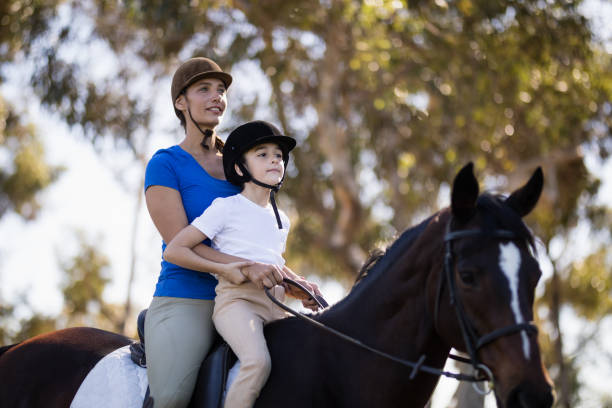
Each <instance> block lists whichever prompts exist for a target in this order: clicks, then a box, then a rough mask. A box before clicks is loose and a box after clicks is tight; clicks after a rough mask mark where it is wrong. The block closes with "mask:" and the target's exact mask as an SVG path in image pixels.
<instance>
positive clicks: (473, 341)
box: [434, 217, 538, 392]
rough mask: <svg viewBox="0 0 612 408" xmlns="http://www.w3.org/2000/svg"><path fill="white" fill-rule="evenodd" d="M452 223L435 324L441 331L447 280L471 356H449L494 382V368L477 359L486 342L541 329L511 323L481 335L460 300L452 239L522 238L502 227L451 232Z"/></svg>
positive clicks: (447, 228) (462, 333) (435, 312)
mask: <svg viewBox="0 0 612 408" xmlns="http://www.w3.org/2000/svg"><path fill="white" fill-rule="evenodd" d="M451 223H452V217H451V219H450V220H449V222H448V224H447V225H446V234H445V235H444V271H443V273H444V276H443V277H442V278H440V279H439V281H438V290H437V294H436V303H435V309H434V326H435V327H436V331H437V332H438V333H440V330H439V329H438V314H439V310H440V301H441V298H442V291H443V288H444V283H445V282H446V284H447V285H448V292H449V300H450V304H451V306H453V309H455V314H456V316H457V321H458V322H459V328H460V330H461V335H462V337H463V342H464V344H465V347H466V350H467V353H468V355H469V356H470V358H469V359H464V358H461V357H458V356H454V355H449V357H451V358H453V359H455V360H459V361H462V362H465V363H469V364H471V365H472V367H473V368H474V370H475V372H476V373H477V374H478V373H482V372H484V375H485V376H487V377H490V380H491V382H493V378H492V375H491V371H490V369H489V368H488V367H486V366H485V365H484V364H483V363H482V362H481V361H480V359H479V358H478V350H480V349H481V348H482V347H484V346H486V345H487V344H489V343H491V342H493V341H495V340H497V339H498V338H500V337H505V336H509V335H511V334H514V333H518V332H521V331H523V330H524V331H526V332H528V333H532V334H535V333H537V332H538V328H537V326H536V325H535V324H533V323H532V322H527V323H517V324H513V325H510V326H505V327H501V328H499V329H495V330H493V331H492V332H490V333H487V334H485V335H482V336H478V333H477V332H476V329H475V328H474V325H473V324H472V322H471V321H470V318H469V317H468V315H467V313H466V312H465V309H464V307H463V302H462V300H461V296H460V294H459V292H458V291H457V285H456V281H455V274H454V273H453V271H454V256H453V241H455V240H458V239H462V238H475V237H485V238H492V239H499V240H513V241H516V240H520V239H521V238H520V237H519V236H517V235H516V234H515V233H514V232H512V231H509V230H503V229H496V230H492V231H484V230H479V229H465V230H457V231H451ZM474 388H476V390H477V391H478V392H483V391H482V390H480V389H479V388H477V387H474Z"/></svg>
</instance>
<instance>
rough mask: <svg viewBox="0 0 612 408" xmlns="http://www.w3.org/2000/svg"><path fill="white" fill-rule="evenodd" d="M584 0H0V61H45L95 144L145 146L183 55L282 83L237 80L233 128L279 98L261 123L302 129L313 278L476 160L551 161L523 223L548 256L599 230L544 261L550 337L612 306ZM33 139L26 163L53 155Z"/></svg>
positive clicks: (486, 168)
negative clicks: (579, 252) (548, 273)
mask: <svg viewBox="0 0 612 408" xmlns="http://www.w3.org/2000/svg"><path fill="white" fill-rule="evenodd" d="M581 4H582V1H579V0H547V1H536V0H527V1H525V0H503V1H502V0H492V1H491V0H462V1H456V2H451V1H446V0H436V1H435V2H426V1H419V0H408V1H401V0H393V1H391V0H363V1H358V0H334V1H311V2H301V1H299V2H298V1H288V0H267V1H263V2H249V1H244V0H194V1H190V2H175V1H167V0H161V1H160V0H155V1H151V0H125V1H122V2H115V1H107V0H89V1H85V2H78V1H68V2H59V1H57V2H53V1H51V0H49V1H46V2H45V1H34V0H29V1H25V0H24V1H18V0H9V1H8V2H5V3H3V5H2V6H0V8H2V11H3V12H6V14H4V13H3V14H0V15H2V17H1V18H0V25H1V26H2V27H8V28H9V29H8V30H0V33H1V34H0V45H2V47H0V64H3V63H4V62H12V63H19V62H20V61H24V60H25V59H26V58H27V59H28V60H30V61H33V65H34V66H35V69H34V70H33V72H32V76H31V85H32V88H33V89H34V91H35V93H36V94H37V95H38V97H39V98H40V101H41V103H42V104H43V105H44V106H46V107H47V108H49V109H50V110H52V111H53V112H55V113H57V114H58V115H59V116H60V117H62V118H63V119H64V120H65V121H66V123H68V124H69V125H71V126H77V127H80V128H81V129H82V131H83V134H84V135H85V136H86V137H88V138H89V139H90V140H92V141H93V142H96V141H97V140H98V139H100V138H109V139H112V140H114V141H115V142H116V143H118V145H119V146H127V147H128V148H130V149H132V150H133V151H136V150H137V149H136V148H135V140H136V138H137V136H138V132H139V131H142V129H147V128H148V127H149V126H150V124H151V120H152V112H153V111H152V109H153V107H152V99H153V98H151V95H153V94H155V93H156V92H158V88H159V87H158V85H159V84H160V83H162V81H166V82H163V83H164V84H167V79H168V75H170V74H171V73H172V71H173V69H175V68H176V66H177V65H178V63H179V61H180V60H183V59H185V58H187V57H189V56H191V55H206V56H209V57H211V58H213V59H215V60H217V61H218V62H219V64H220V65H221V66H222V67H224V68H225V69H226V70H230V69H231V68H232V66H233V65H238V64H243V63H249V64H248V65H247V66H249V67H252V69H254V70H256V71H257V72H254V73H255V74H261V73H263V74H264V75H265V76H266V78H267V79H268V80H269V81H268V82H269V87H270V91H271V92H270V99H269V100H267V99H265V98H264V97H263V96H262V95H260V96H259V97H258V98H255V99H254V100H253V99H248V98H247V99H245V100H241V99H240V98H236V99H235V100H234V99H232V93H233V92H239V88H240V84H239V83H236V84H235V85H233V86H232V88H231V89H230V94H229V100H230V109H231V110H232V117H233V118H234V123H232V124H229V125H227V126H228V127H233V126H234V125H236V124H237V123H239V122H242V121H244V120H249V119H252V117H253V115H254V113H255V112H256V111H257V112H266V113H265V114H266V115H268V117H260V118H261V119H268V120H272V121H273V122H276V123H279V124H280V125H281V127H282V128H283V129H284V130H285V131H286V132H287V133H289V134H291V135H294V136H295V137H296V138H297V139H298V149H296V150H295V151H294V152H295V154H294V155H293V156H292V164H291V166H290V169H289V177H288V179H287V182H286V183H285V185H284V187H283V197H282V198H281V205H282V206H283V207H284V208H286V209H287V210H288V212H289V213H290V214H292V215H293V217H294V222H293V229H292V235H291V238H290V240H289V246H288V254H287V255H288V256H287V258H288V262H289V264H290V265H292V267H293V268H294V269H295V270H296V271H298V272H300V273H302V274H310V273H317V274H319V275H330V276H334V277H336V278H339V279H345V280H347V281H348V280H350V279H352V278H353V276H354V273H355V272H356V271H357V270H358V269H359V266H360V264H361V262H362V261H363V260H364V258H365V254H366V253H367V251H368V250H369V249H371V248H372V247H373V246H375V245H377V244H378V243H379V242H384V241H386V240H389V239H391V238H392V237H393V235H394V234H395V233H397V232H398V231H401V230H403V229H404V228H406V227H408V226H410V225H411V224H412V223H414V222H415V221H418V220H420V219H422V218H423V217H424V216H425V215H428V214H430V213H431V212H433V211H435V210H437V209H438V203H439V200H440V192H441V191H446V190H444V189H443V187H447V186H448V182H449V181H450V180H452V177H453V176H454V173H455V172H456V171H457V169H458V168H459V167H460V166H462V165H463V164H464V163H465V162H467V161H469V160H471V161H473V162H474V163H475V165H476V168H477V171H478V173H479V179H485V180H486V182H485V184H486V186H493V187H495V188H497V189H502V190H505V191H508V190H511V189H513V188H516V187H517V186H518V184H519V182H520V183H522V182H523V181H524V180H526V176H527V175H528V174H529V173H530V172H531V171H533V169H534V168H535V167H536V166H538V165H539V166H542V167H543V170H544V174H545V178H546V184H545V190H544V195H543V197H542V199H541V201H540V203H539V205H538V207H537V209H536V211H535V212H534V213H533V214H532V215H530V217H529V219H528V223H529V225H530V226H532V227H533V229H534V231H535V232H536V234H537V235H538V236H539V237H540V239H541V240H542V242H543V244H544V248H545V249H546V251H547V253H548V255H550V252H549V251H550V246H551V243H552V242H553V241H554V240H555V239H556V240H562V241H563V242H565V245H566V247H568V248H571V247H572V246H573V245H574V243H573V241H572V236H573V233H574V230H575V228H576V227H577V226H578V225H579V224H580V223H588V224H589V225H590V227H591V229H592V231H593V234H594V235H593V237H594V238H593V239H599V240H602V241H603V242H604V243H605V245H603V246H601V247H600V246H599V245H597V246H593V252H592V254H590V255H588V256H587V257H586V258H585V259H574V260H572V262H570V263H567V262H566V263H563V260H562V259H551V260H552V262H553V265H554V273H553V276H554V278H555V279H558V281H557V282H558V285H557V284H556V285H552V284H551V282H552V280H551V282H547V285H546V287H545V293H544V295H543V297H542V299H540V301H539V303H538V308H542V309H546V310H547V313H546V316H547V321H546V322H543V326H544V327H546V328H548V329H549V330H548V331H549V333H548V334H554V333H555V331H559V330H561V326H560V324H559V316H560V313H561V307H571V308H572V309H574V310H575V312H576V313H577V314H578V315H579V316H581V317H583V318H584V319H586V321H588V320H589V319H601V318H603V317H605V316H606V315H609V314H610V294H611V286H612V285H611V283H610V274H609V270H610V260H609V259H610V256H611V255H610V251H611V249H610V248H611V246H610V245H609V242H610V236H609V231H610V228H611V227H612V223H611V222H610V220H611V218H612V217H610V209H609V207H606V206H605V205H603V206H602V205H601V203H598V201H597V194H598V192H599V188H600V185H601V181H600V180H598V179H597V178H596V177H595V176H594V175H593V174H591V173H590V172H589V171H588V169H587V167H586V164H585V159H584V149H589V150H590V151H591V152H595V154H596V155H597V156H598V157H599V158H600V159H601V160H605V159H607V158H608V157H609V154H610V148H611V147H612V138H611V131H610V125H611V124H612V115H611V113H612V103H611V100H612V98H611V96H612V69H611V68H612V60H611V55H610V54H608V53H606V52H605V50H604V47H603V46H602V45H601V44H599V43H597V41H596V40H595V38H594V37H593V33H592V32H591V31H590V30H591V28H590V25H589V22H588V21H587V20H586V19H585V17H584V16H583V15H582V14H581V13H580V9H579V7H580V6H581ZM8 11H10V12H11V13H8ZM18 12H19V13H18ZM9 14H10V15H9ZM24 16H25V17H24ZM75 22H78V23H79V24H77V23H75ZM75 47H78V49H79V50H81V51H80V52H79V53H78V55H75V52H74V49H75ZM100 49H103V50H104V55H108V56H109V57H108V60H107V61H104V62H105V67H106V68H107V69H108V72H107V74H106V76H104V75H102V77H98V75H92V71H96V72H97V70H96V68H98V67H99V66H100V65H103V64H100V62H99V61H98V60H97V58H95V56H96V55H97V52H98V51H99V50H100ZM83 55H85V56H89V58H88V57H85V58H83ZM242 66H243V67H244V66H245V65H242ZM1 67H2V66H1V65H0V68H1ZM236 89H238V91H237V90H236ZM162 91H164V90H163V89H162ZM164 92H165V91H164ZM168 102H170V101H169V100H168ZM258 108H268V110H265V109H264V110H260V109H258ZM5 111H6V112H10V109H9V110H6V109H5ZM3 117H5V118H9V115H8V114H4V116H3ZM9 122H10V121H8V120H7V121H6V123H9ZM13 123H17V122H13ZM177 128H178V123H177ZM3 132H4V133H0V136H1V135H3V134H4V135H8V134H9V133H8V132H7V131H3ZM5 140H8V139H7V138H6V136H5V137H4V138H3V139H2V143H3V144H4V143H6V142H5ZM0 146H3V145H0ZM24 146H26V145H24ZM27 146H28V148H27V149H25V150H24V152H23V153H22V155H23V156H24V157H25V159H22V160H25V161H27V160H26V159H27V158H28V157H29V158H31V157H34V156H35V155H36V154H38V153H40V151H39V150H37V148H36V147H35V146H30V145H27ZM15 151H16V150H15ZM12 155H13V156H14V157H15V158H16V157H17V156H18V155H17V154H16V153H12ZM16 163H17V162H16ZM30 163H31V161H30ZM22 166H24V168H28V169H29V168H33V167H32V166H30V167H28V166H25V165H22ZM14 168H16V169H17V168H19V165H18V164H15V166H14ZM39 170H40V169H39ZM31 174H34V175H38V176H37V177H34V176H32V177H31V178H30V179H27V180H30V181H28V183H25V184H24V187H23V190H24V191H21V190H19V189H18V188H17V187H13V188H14V189H15V191H16V192H15V193H14V194H13V196H14V197H16V198H15V199H14V200H15V201H14V202H13V204H12V206H13V208H16V209H19V208H25V207H24V204H20V203H22V202H23V203H25V202H29V203H30V204H29V205H30V207H32V208H36V205H35V204H34V205H33V204H31V199H30V198H31V197H33V194H35V193H32V191H36V189H37V188H39V186H44V185H46V184H45V183H48V180H50V179H52V177H51V178H49V177H47V178H45V177H44V176H43V175H44V174H45V172H44V171H33V172H32V173H31ZM0 175H2V173H0ZM483 175H484V176H488V177H486V178H484V177H483ZM2 177H4V179H0V180H2V181H3V183H4V180H5V179H8V178H9V177H10V176H9V175H2ZM13 184H14V185H17V184H19V183H13ZM19 185H21V184H19ZM3 191H4V190H3ZM28 194H29V195H28ZM20 197H26V198H20ZM28 197H30V198H28ZM0 198H1V197H0ZM444 199H445V198H444ZM3 200H5V199H3ZM20 200H22V201H20ZM23 200H25V201H23ZM28 200H30V201H28ZM444 201H446V200H444ZM0 208H1V207H0ZM7 208H8V207H7ZM18 211H19V210H18ZM595 237H596V238H595ZM564 252H565V251H564ZM80 256H82V257H83V259H89V260H93V261H95V263H94V264H93V265H91V269H90V270H89V272H88V273H91V274H92V275H91V276H92V277H91V280H92V282H91V283H90V282H87V283H85V282H84V281H83V279H84V276H85V275H84V276H77V275H74V274H73V275H72V277H71V282H73V283H71V284H69V285H68V286H67V287H66V289H65V293H66V291H68V292H70V290H74V291H75V292H74V293H73V294H74V295H75V297H74V299H72V295H71V299H72V300H71V302H73V303H70V305H71V306H70V308H71V309H70V310H73V311H74V312H78V313H84V311H87V310H91V309H90V308H91V307H94V306H92V304H90V303H88V302H90V301H89V300H88V298H86V297H83V298H82V299H81V300H78V297H77V296H76V293H81V291H83V293H88V295H87V296H91V299H93V300H91V301H92V302H94V305H95V304H97V305H98V306H96V307H99V308H100V310H102V305H101V304H100V302H101V299H102V298H101V297H100V296H101V288H102V287H103V286H104V285H105V282H104V275H103V274H101V273H102V271H103V269H104V265H103V262H102V260H101V259H98V258H95V257H94V256H93V254H92V253H88V252H87V251H85V252H83V253H82V254H81V255H80ZM73 267H75V268H77V270H80V271H87V270H88V269H87V268H85V265H84V264H78V263H76V260H75V263H74V265H73ZM67 272H68V273H72V272H71V268H67ZM87 276H89V275H87ZM71 285H72V286H71ZM71 288H72V289H71ZM96 302H97V303H96ZM67 304H68V303H67ZM96 307H94V308H96ZM108 314H109V316H110V315H112V313H111V312H108ZM109 320H110V321H112V318H109ZM560 333H561V332H560V331H559V335H553V336H552V337H550V338H549V340H550V342H548V341H544V342H543V344H544V347H543V349H544V354H545V356H547V357H546V358H547V364H548V365H549V366H551V367H555V365H558V366H559V367H561V368H560V369H559V370H557V372H558V373H562V374H559V375H562V376H565V380H564V383H565V384H567V389H566V390H564V391H563V392H564V393H565V394H567V398H565V401H566V404H567V403H571V402H572V401H574V400H573V398H574V397H573V396H572V395H576V392H575V389H576V387H577V386H573V385H572V384H575V383H576V382H575V381H574V380H573V379H575V378H577V377H576V375H577V374H576V372H577V370H578V367H577V362H576V361H574V360H572V361H570V360H568V359H567V358H565V357H563V356H559V354H558V353H557V354H555V353H554V352H552V350H553V349H556V350H561V349H562V347H560V345H561V337H562V336H561V335H560ZM547 344H549V349H548V350H547V349H546V347H547V346H546V345H547ZM554 373H555V370H553V374H554Z"/></svg>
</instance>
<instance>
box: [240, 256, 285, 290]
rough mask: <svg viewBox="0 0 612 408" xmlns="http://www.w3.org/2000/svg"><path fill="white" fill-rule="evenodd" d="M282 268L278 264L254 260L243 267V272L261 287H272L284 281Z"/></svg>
mask: <svg viewBox="0 0 612 408" xmlns="http://www.w3.org/2000/svg"><path fill="white" fill-rule="evenodd" d="M281 271H282V269H281V268H280V267H278V266H276V265H270V264H264V263H261V262H253V263H252V264H251V265H249V266H245V267H244V268H243V269H242V274H243V275H244V276H246V278H247V279H248V280H250V281H251V282H253V283H254V284H255V285H256V286H257V287H258V288H259V289H263V288H271V287H273V286H274V285H278V284H279V283H281V282H282V281H283V274H282V272H281Z"/></svg>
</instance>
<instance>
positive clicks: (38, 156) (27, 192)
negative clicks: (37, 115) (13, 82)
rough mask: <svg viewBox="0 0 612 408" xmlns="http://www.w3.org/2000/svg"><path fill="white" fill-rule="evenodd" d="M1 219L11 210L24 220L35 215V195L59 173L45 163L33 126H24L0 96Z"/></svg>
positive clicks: (57, 169) (38, 207) (36, 202)
mask: <svg viewBox="0 0 612 408" xmlns="http://www.w3.org/2000/svg"><path fill="white" fill-rule="evenodd" d="M0 154H2V155H3V156H4V157H7V158H8V160H7V162H6V163H0V217H2V216H3V215H4V214H5V213H6V212H7V211H9V210H12V211H15V212H16V213H18V214H20V215H21V216H23V217H24V218H26V219H32V218H34V217H35V216H36V214H37V212H38V210H39V209H40V206H41V204H40V203H39V201H38V193H39V192H40V191H42V190H44V189H45V188H46V187H47V186H49V185H50V184H51V183H52V182H53V181H54V180H55V179H57V177H58V176H59V174H60V173H61V168H60V167H54V166H49V165H48V164H46V163H45V161H44V149H43V146H42V144H41V141H40V138H39V136H38V134H37V132H36V129H35V127H34V125H31V124H28V125H23V124H22V123H21V121H20V119H19V117H18V116H17V114H16V113H15V112H14V111H13V110H12V109H11V107H10V106H9V105H8V104H6V103H5V102H4V100H3V99H2V95H0Z"/></svg>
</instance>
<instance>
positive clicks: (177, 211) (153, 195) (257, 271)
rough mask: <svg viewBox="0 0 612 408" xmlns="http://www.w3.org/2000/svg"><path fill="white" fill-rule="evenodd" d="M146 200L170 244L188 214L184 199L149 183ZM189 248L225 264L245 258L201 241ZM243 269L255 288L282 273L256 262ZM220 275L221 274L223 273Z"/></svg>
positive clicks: (151, 213) (276, 280)
mask: <svg viewBox="0 0 612 408" xmlns="http://www.w3.org/2000/svg"><path fill="white" fill-rule="evenodd" d="M145 200H146V203H147V209H148V210H149V215H150V216H151V219H152V220H153V224H155V227H156V228H157V230H158V231H159V234H160V235H161V237H162V239H163V240H164V242H166V243H169V242H170V241H172V239H173V238H174V237H175V236H176V235H177V234H178V233H179V231H181V230H182V229H183V228H185V227H186V226H187V225H188V220H187V215H186V214H185V209H184V208H183V201H182V199H181V195H180V194H179V192H178V191H177V190H175V189H173V188H170V187H164V186H156V185H154V186H150V187H149V188H147V191H146V192H145ZM192 249H193V251H194V252H195V253H196V254H198V255H199V256H201V257H202V258H205V259H208V260H209V261H213V262H217V263H224V264H227V263H233V262H241V261H246V260H245V259H242V258H239V257H236V256H232V255H228V254H224V253H222V252H219V251H216V250H214V249H212V248H211V247H209V246H207V245H204V244H202V243H201V241H200V243H198V244H197V245H196V246H195V247H193V248H192ZM205 272H213V273H215V272H214V271H210V270H206V271H205ZM242 272H243V274H244V275H245V276H246V277H247V278H248V279H249V280H250V281H252V282H254V283H255V284H256V285H257V286H258V287H263V286H264V285H266V286H274V285H275V284H278V283H280V282H282V280H283V277H282V274H281V273H280V272H279V270H278V267H276V266H275V265H268V264H262V263H259V262H255V263H252V264H251V265H250V266H247V267H244V268H243V269H242ZM219 275H220V276H224V275H223V274H222V273H221V274H219ZM228 280H229V279H228ZM266 281H268V282H272V283H273V284H272V285H269V284H267V282H266Z"/></svg>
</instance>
